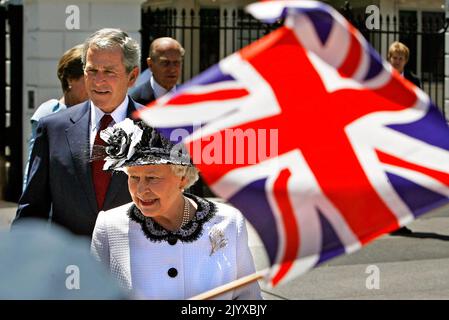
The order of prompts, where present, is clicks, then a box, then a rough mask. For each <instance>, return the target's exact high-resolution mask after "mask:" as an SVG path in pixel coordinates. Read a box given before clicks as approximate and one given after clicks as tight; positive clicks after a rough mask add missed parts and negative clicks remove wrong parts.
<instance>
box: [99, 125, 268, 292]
mask: <svg viewBox="0 0 449 320" xmlns="http://www.w3.org/2000/svg"><path fill="white" fill-rule="evenodd" d="M101 136H102V139H103V140H105V141H106V143H107V145H106V153H107V158H106V163H105V169H109V170H124V171H125V172H126V173H127V174H128V187H129V191H130V193H131V197H132V200H133V201H132V202H131V203H128V204H125V205H123V206H121V207H117V208H114V209H112V210H108V211H104V212H103V211H102V212H100V213H99V215H98V218H97V222H96V225H95V229H94V232H93V237H92V244H91V250H92V253H93V254H94V256H95V257H96V258H97V259H99V260H100V261H102V262H104V263H105V264H106V265H107V266H108V268H109V269H110V270H111V272H112V274H113V275H114V276H115V277H116V278H117V279H118V281H119V283H120V284H121V286H122V287H124V288H126V289H129V290H132V291H133V294H134V295H136V296H137V297H141V298H147V299H187V298H190V297H192V296H195V295H197V294H200V293H203V292H205V291H208V290H210V289H213V288H215V287H218V286H220V285H223V284H226V283H229V282H231V281H233V280H236V279H238V278H241V277H243V276H245V275H248V274H251V273H253V272H254V271H255V268H254V262H253V259H252V256H251V253H250V250H249V247H248V239H247V231H246V226H245V221H244V219H243V217H242V215H241V213H240V212H239V211H238V210H237V209H235V208H233V207H231V206H229V205H225V204H221V203H216V202H213V201H209V200H206V199H203V198H200V197H196V196H194V195H191V194H187V193H184V192H183V191H184V189H186V188H188V187H189V186H190V185H192V184H193V183H194V182H195V181H196V179H197V178H198V172H197V170H196V168H195V167H194V166H193V165H191V162H190V159H189V157H188V156H186V153H185V152H177V151H178V150H177V149H173V144H171V143H170V142H169V141H168V140H166V139H165V138H163V137H162V136H161V135H159V134H158V133H157V132H156V131H155V130H153V129H152V128H151V127H148V126H147V125H145V124H143V123H142V122H139V123H137V124H136V123H133V122H132V121H131V120H129V119H127V120H125V121H124V122H122V123H119V124H116V125H115V126H114V127H112V128H108V129H106V130H104V131H103V132H102V135H101ZM175 150H176V151H175ZM217 298H218V299H260V298H261V295H260V288H259V285H258V284H257V282H255V283H252V284H250V285H247V286H244V287H241V288H239V289H236V290H233V291H230V292H227V293H224V294H222V295H221V296H218V297H217Z"/></svg>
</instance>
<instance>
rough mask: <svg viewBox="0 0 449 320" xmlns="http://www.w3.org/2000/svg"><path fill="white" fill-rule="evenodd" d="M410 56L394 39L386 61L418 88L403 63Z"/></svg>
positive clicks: (406, 230)
mask: <svg viewBox="0 0 449 320" xmlns="http://www.w3.org/2000/svg"><path fill="white" fill-rule="evenodd" d="M409 57H410V50H409V49H408V47H407V46H406V45H405V44H403V43H401V42H399V41H395V42H393V43H392V44H391V45H390V48H389V49H388V62H389V63H390V64H391V66H392V67H393V68H394V69H396V71H397V72H399V73H400V74H401V75H402V76H403V77H404V78H406V79H407V80H409V81H410V82H412V83H413V84H414V85H415V86H417V87H418V88H421V81H420V80H419V78H418V77H417V76H415V75H414V74H413V73H412V72H411V71H409V70H407V69H405V65H406V64H407V62H408V60H409ZM412 233H413V231H412V230H410V229H409V228H407V227H401V228H399V229H398V230H396V231H393V232H392V233H391V234H392V235H407V234H412Z"/></svg>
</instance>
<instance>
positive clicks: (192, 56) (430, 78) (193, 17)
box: [141, 7, 444, 110]
mask: <svg viewBox="0 0 449 320" xmlns="http://www.w3.org/2000/svg"><path fill="white" fill-rule="evenodd" d="M340 11H341V12H342V13H343V15H344V16H346V17H347V19H348V20H350V21H351V22H352V23H353V25H354V26H356V27H357V28H358V29H359V30H360V31H361V33H362V34H363V35H364V36H365V38H366V39H367V40H368V41H369V42H370V43H371V44H372V45H373V47H374V48H375V49H377V50H378V51H379V52H380V53H381V55H382V56H383V57H386V54H387V51H388V47H389V45H390V44H391V43H392V42H393V41H395V40H398V41H401V42H403V43H405V44H406V45H407V46H408V47H409V48H410V52H411V55H410V60H409V63H408V65H407V67H409V68H410V69H411V70H412V71H413V72H414V73H415V74H416V75H417V76H418V77H420V79H421V80H422V84H423V90H424V91H426V92H427V93H428V94H429V96H430V97H431V98H432V100H433V101H434V102H435V103H436V104H437V105H438V106H439V107H440V108H441V110H443V108H442V107H443V106H444V29H443V27H444V14H442V13H425V12H423V13H422V19H421V20H420V21H418V19H417V17H416V12H409V11H401V12H400V13H399V17H390V16H386V17H383V16H382V15H380V17H379V18H380V19H379V20H380V21H379V22H380V24H379V28H378V29H369V28H368V27H367V26H366V21H367V18H368V17H367V16H365V15H364V14H363V15H360V16H355V15H354V14H353V12H352V11H351V9H350V8H348V7H346V8H343V9H340ZM280 25H282V22H281V21H279V22H278V23H275V24H265V23H261V22H260V21H258V20H256V19H254V18H252V17H251V16H249V15H248V14H246V13H245V12H244V11H243V10H239V9H235V10H226V9H224V10H221V9H211V8H205V9H200V10H199V11H194V10H185V9H182V10H176V9H163V10H160V9H152V8H151V7H147V8H145V9H143V10H142V31H141V32H142V57H143V58H142V68H143V69H145V68H146V62H145V59H146V57H147V56H148V48H149V44H150V43H151V41H152V40H154V39H155V38H158V37H162V36H170V37H173V38H176V39H177V40H178V41H179V42H181V44H182V45H183V46H184V48H185V49H186V56H185V63H184V70H183V74H182V81H183V82H184V81H186V80H188V79H190V78H191V77H193V76H194V75H196V74H198V73H199V72H201V71H203V70H204V69H206V68H207V67H209V66H211V65H213V64H214V63H216V62H218V61H219V60H220V59H221V58H223V57H225V56H227V55H229V54H231V53H233V52H235V51H237V50H239V49H240V48H242V47H244V46H246V45H247V44H249V43H251V42H252V41H254V40H257V39H259V38H260V37H262V36H264V35H266V34H268V33H269V32H271V31H272V30H274V29H276V28H278V27H279V26H280Z"/></svg>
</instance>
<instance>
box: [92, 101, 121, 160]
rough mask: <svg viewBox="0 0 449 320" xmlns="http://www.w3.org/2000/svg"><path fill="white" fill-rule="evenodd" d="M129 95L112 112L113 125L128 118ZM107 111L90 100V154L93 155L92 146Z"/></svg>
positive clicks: (111, 124)
mask: <svg viewBox="0 0 449 320" xmlns="http://www.w3.org/2000/svg"><path fill="white" fill-rule="evenodd" d="M128 102H129V98H128V96H126V97H125V99H124V100H123V102H122V103H120V105H119V106H118V107H117V108H116V109H115V110H114V111H113V112H112V113H111V117H112V119H113V121H112V122H111V123H110V124H109V127H112V126H113V125H114V124H115V123H119V122H121V121H123V120H125V119H126V113H127V111H128ZM104 115H105V113H104V112H103V111H101V110H100V108H98V107H97V106H95V104H94V103H93V101H92V100H91V101H90V154H91V156H92V148H93V146H94V142H95V137H96V136H97V131H98V128H99V127H100V121H101V118H103V116H104Z"/></svg>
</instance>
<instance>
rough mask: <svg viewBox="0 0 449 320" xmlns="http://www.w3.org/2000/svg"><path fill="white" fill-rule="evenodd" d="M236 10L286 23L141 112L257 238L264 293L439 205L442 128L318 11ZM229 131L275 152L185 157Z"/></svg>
mask: <svg viewBox="0 0 449 320" xmlns="http://www.w3.org/2000/svg"><path fill="white" fill-rule="evenodd" d="M248 11H249V12H250V13H252V14H253V15H254V16H256V18H259V19H262V20H264V21H275V20H276V19H279V18H281V17H285V18H286V20H285V25H284V26H283V27H281V28H279V29H277V30H276V31H274V32H272V33H270V34H269V35H267V36H265V37H264V38H262V39H260V40H258V41H256V42H254V43H252V44H251V45H249V46H247V47H245V48H243V49H242V50H240V51H239V52H237V53H235V54H232V55H231V56H229V57H227V58H225V59H223V60H222V61H220V62H219V63H218V64H217V65H215V66H213V67H211V68H210V69H208V70H207V71H206V72H204V73H203V74H201V75H199V76H198V77H196V78H194V79H193V80H192V81H190V82H189V83H186V84H185V85H184V86H182V87H181V88H180V89H179V90H178V92H176V93H175V94H173V95H167V96H165V97H163V98H161V99H159V100H157V101H156V102H154V103H153V104H152V105H150V106H149V107H148V108H146V109H144V110H143V111H141V112H140V117H141V118H142V119H144V120H145V121H146V122H148V123H149V124H150V125H152V126H154V127H157V128H159V129H160V130H161V131H162V132H163V133H164V134H166V135H167V136H171V137H173V136H174V135H175V136H176V130H179V129H180V128H182V129H185V130H186V131H185V132H188V134H187V135H184V136H182V137H180V138H179V139H178V140H182V141H183V142H184V144H185V145H186V147H187V150H189V152H190V154H191V156H192V159H193V161H194V163H196V164H197V166H198V168H199V169H200V171H201V172H202V175H203V177H204V179H205V180H206V182H207V183H208V184H209V186H210V187H211V189H212V190H213V191H214V192H215V193H216V194H217V195H219V196H221V197H223V198H225V199H227V200H228V201H229V202H230V203H232V204H233V205H235V206H236V207H238V208H239V209H240V210H241V211H242V212H243V213H244V215H245V216H246V218H247V219H248V220H249V221H250V222H251V224H252V225H253V226H254V227H255V229H256V230H257V231H258V234H259V236H260V238H261V240H262V241H263V243H264V245H265V248H266V251H267V254H268V257H269V260H270V263H271V266H272V268H271V277H270V283H271V284H272V285H276V284H278V283H280V282H283V281H286V280H288V279H291V278H292V277H294V276H297V275H299V274H301V273H303V272H305V271H306V270H308V269H310V268H312V267H314V266H316V265H318V264H320V263H322V262H323V261H325V260H328V259H330V258H332V257H335V256H337V255H340V254H344V253H350V252H353V251H355V250H357V249H358V248H360V247H361V246H363V245H365V244H366V243H368V242H369V241H371V240H373V239H375V238H376V237H379V236H380V235H382V234H384V233H387V232H390V231H393V230H395V229H397V228H398V227H400V226H403V225H405V224H407V223H409V222H410V221H411V220H413V219H414V218H415V217H417V216H419V215H420V214H422V213H424V212H427V211H429V210H431V209H433V208H435V207H437V206H441V205H443V204H445V203H447V202H448V199H449V128H448V126H447V124H446V121H445V120H444V118H443V117H442V116H441V114H440V113H439V111H438V109H437V108H436V107H435V106H434V105H433V104H432V102H431V101H430V100H429V98H428V96H427V95H426V94H425V93H424V92H423V91H421V90H420V89H419V88H417V87H415V86H414V85H413V84H411V83H410V82H408V81H407V80H405V79H403V78H402V76H401V75H399V74H398V73H397V72H396V71H392V70H391V68H390V67H389V65H388V64H387V63H386V62H385V61H383V60H382V59H381V58H380V56H379V55H378V54H377V52H376V51H375V50H374V49H373V48H372V47H371V46H370V45H369V44H368V42H367V41H366V40H365V39H364V38H363V36H362V35H361V34H360V33H359V32H358V31H357V30H356V29H355V28H354V27H353V26H352V25H351V24H350V23H349V22H347V21H346V20H345V19H344V18H343V17H342V16H341V15H340V14H339V13H338V12H336V11H335V10H334V9H332V8H331V7H330V6H327V5H325V4H322V3H319V2H314V1H265V2H260V3H254V4H252V5H250V6H249V7H248ZM228 129H233V130H241V131H242V132H249V131H248V130H253V131H254V130H256V131H257V130H266V131H267V132H270V130H272V131H273V130H275V131H273V132H277V152H276V154H271V153H270V154H268V155H267V153H266V152H262V156H260V157H258V158H257V159H256V160H255V161H253V162H251V163H250V162H249V161H248V159H246V160H245V161H240V162H239V161H235V160H236V158H235V157H236V156H235V154H234V155H233V157H234V158H233V160H234V161H225V162H224V163H223V162H222V163H205V161H204V159H203V161H202V159H199V157H202V156H204V153H198V152H195V148H198V150H201V151H203V152H204V151H205V150H208V148H210V145H211V143H212V142H217V141H220V140H221V141H225V140H226V130H228ZM227 143H228V142H227ZM270 143H271V142H270ZM225 145H226V143H225ZM239 147H241V146H239V145H231V146H230V147H229V146H228V148H226V146H223V148H222V149H216V150H214V152H215V153H214V154H213V156H214V157H215V156H217V154H219V153H220V152H225V151H226V152H229V150H232V151H233V152H234V151H238V148H239ZM245 150H247V152H248V150H249V148H248V147H247V148H246V149H245ZM259 151H260V150H259ZM265 151H266V150H265ZM246 156H247V157H250V156H251V155H249V154H246Z"/></svg>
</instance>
